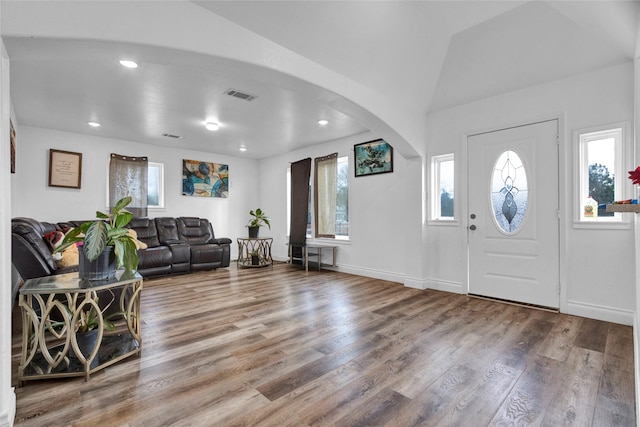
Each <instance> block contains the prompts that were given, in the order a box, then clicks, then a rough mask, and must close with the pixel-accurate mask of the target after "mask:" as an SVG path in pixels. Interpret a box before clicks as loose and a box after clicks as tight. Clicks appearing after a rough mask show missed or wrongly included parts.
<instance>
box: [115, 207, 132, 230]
mask: <svg viewBox="0 0 640 427" xmlns="http://www.w3.org/2000/svg"><path fill="white" fill-rule="evenodd" d="M113 219H114V221H113V222H114V224H113V226H114V227H115V228H122V227H124V226H125V225H127V224H129V222H131V220H132V219H133V214H132V213H131V212H129V211H128V210H126V209H123V210H121V211H120V212H118V213H117V214H115V215H114V217H113Z"/></svg>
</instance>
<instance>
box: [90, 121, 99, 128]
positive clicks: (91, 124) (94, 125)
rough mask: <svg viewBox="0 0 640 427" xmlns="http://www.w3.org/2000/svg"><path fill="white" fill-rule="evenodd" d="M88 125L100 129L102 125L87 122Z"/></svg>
mask: <svg viewBox="0 0 640 427" xmlns="http://www.w3.org/2000/svg"><path fill="white" fill-rule="evenodd" d="M87 124H88V125H89V126H91V127H92V128H97V127H100V123H98V122H87Z"/></svg>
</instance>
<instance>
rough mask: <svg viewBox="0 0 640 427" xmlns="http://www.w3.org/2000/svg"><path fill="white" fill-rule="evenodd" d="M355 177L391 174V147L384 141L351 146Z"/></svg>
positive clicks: (377, 140) (379, 140)
mask: <svg viewBox="0 0 640 427" xmlns="http://www.w3.org/2000/svg"><path fill="white" fill-rule="evenodd" d="M353 153H354V163H355V171H356V177H359V176H365V175H375V174H378V173H388V172H393V147H392V146H390V145H389V144H388V143H387V141H385V140H384V139H376V140H373V141H368V142H363V143H361V144H356V145H354V146H353Z"/></svg>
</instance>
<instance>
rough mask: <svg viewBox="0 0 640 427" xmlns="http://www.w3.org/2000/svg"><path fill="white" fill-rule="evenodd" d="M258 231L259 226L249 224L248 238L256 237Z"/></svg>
mask: <svg viewBox="0 0 640 427" xmlns="http://www.w3.org/2000/svg"><path fill="white" fill-rule="evenodd" d="M259 231H260V226H256V227H251V226H249V238H250V239H256V238H257V237H258V232H259Z"/></svg>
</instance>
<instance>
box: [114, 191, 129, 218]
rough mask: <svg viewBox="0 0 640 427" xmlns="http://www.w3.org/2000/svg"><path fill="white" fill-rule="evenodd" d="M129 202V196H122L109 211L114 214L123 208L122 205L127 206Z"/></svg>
mask: <svg viewBox="0 0 640 427" xmlns="http://www.w3.org/2000/svg"><path fill="white" fill-rule="evenodd" d="M129 203H131V196H127V197H123V198H122V199H120V200H118V201H117V202H116V205H115V206H114V207H113V208H112V209H111V212H113V214H114V215H115V214H117V213H118V212H120V211H121V210H122V209H124V207H125V206H127V205H128V204H129Z"/></svg>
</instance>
